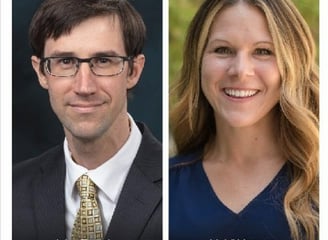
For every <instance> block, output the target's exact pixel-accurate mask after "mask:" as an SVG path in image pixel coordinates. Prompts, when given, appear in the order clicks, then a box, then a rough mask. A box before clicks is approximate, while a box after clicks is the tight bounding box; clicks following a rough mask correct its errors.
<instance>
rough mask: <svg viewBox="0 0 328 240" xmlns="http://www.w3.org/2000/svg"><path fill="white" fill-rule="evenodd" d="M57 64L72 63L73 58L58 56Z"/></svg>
mask: <svg viewBox="0 0 328 240" xmlns="http://www.w3.org/2000/svg"><path fill="white" fill-rule="evenodd" d="M57 63H58V64H64V65H72V64H74V63H75V61H74V59H73V58H59V59H58V61H57Z"/></svg>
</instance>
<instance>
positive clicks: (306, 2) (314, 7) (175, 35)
mask: <svg viewBox="0 0 328 240" xmlns="http://www.w3.org/2000/svg"><path fill="white" fill-rule="evenodd" d="M203 1H204V0H170V2H169V83H170V86H172V82H173V81H175V80H176V79H177V78H178V77H179V71H180V68H181V66H182V53H183V48H184V40H185V36H186V32H187V28H188V25H189V23H190V22H191V19H192V18H193V16H194V14H195V13H196V11H197V9H198V7H199V6H200V5H201V3H202V2H203ZM272 1H274V0H272ZM294 3H295V4H296V6H297V7H298V9H299V10H300V12H301V13H302V15H303V17H304V18H305V20H306V21H307V23H308V24H309V26H310V28H311V30H312V34H313V36H314V39H315V41H316V45H317V52H318V53H319V0H294ZM317 55H318V54H317ZM317 59H319V57H317ZM169 102H170V104H169V105H170V106H171V104H172V103H173V102H174V99H172V97H170V101H169ZM169 143H170V145H169V149H170V150H169V155H170V156H173V155H174V154H175V145H174V140H173V139H172V136H171V135H170V140H169Z"/></svg>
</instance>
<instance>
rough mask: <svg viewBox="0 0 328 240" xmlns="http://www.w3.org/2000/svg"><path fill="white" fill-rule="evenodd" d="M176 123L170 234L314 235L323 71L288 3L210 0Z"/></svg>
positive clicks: (181, 88)
mask: <svg viewBox="0 0 328 240" xmlns="http://www.w3.org/2000/svg"><path fill="white" fill-rule="evenodd" d="M183 60H184V61H183V67H182V72H181V77H180V79H179V80H178V82H177V83H176V86H175V89H174V90H175V93H176V96H177V99H178V101H177V103H176V105H175V107H174V109H173V110H172V112H171V121H170V123H171V127H172V133H173V137H174V140H175V143H176V147H177V156H176V157H175V158H173V159H171V161H170V199H169V201H170V202H169V206H170V215H169V216H170V228H169V229H170V239H171V240H178V239H188V240H191V239H213V240H214V239H218V240H221V239H222V240H223V239H226V240H232V239H235V240H236V239H239V240H263V239H265V240H269V239H284V240H288V239H293V240H300V239H302V240H303V239H306V240H314V239H317V238H318V225H319V216H318V215H319V214H318V212H319V196H318V195H319V192H318V191H319V186H318V172H319V170H318V145H319V143H318V116H319V106H318V105H319V96H318V70H317V65H316V63H315V46H314V42H313V38H312V36H311V33H310V30H309V27H308V26H307V24H306V23H305V21H304V19H303V18H302V16H301V15H300V13H299V12H298V11H297V9H296V8H295V6H294V5H293V3H292V2H291V1H290V0H275V1H269V0H207V1H205V2H204V3H203V5H202V6H201V7H200V9H199V10H198V12H197V13H196V15H195V17H194V19H193V21H192V22H191V25H190V27H189V31H188V35H187V40H186V46H185V51H184V59H183Z"/></svg>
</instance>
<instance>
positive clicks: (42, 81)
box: [31, 56, 48, 89]
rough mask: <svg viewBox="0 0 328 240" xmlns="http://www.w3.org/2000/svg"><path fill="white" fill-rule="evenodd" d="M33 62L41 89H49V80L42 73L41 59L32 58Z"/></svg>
mask: <svg viewBox="0 0 328 240" xmlns="http://www.w3.org/2000/svg"><path fill="white" fill-rule="evenodd" d="M31 62H32V66H33V69H34V71H35V73H36V75H37V76H38V79H39V83H40V85H41V87H43V88H44V89H48V79H47V78H46V76H45V74H44V73H42V72H41V68H40V62H41V60H40V58H38V57H37V56H32V57H31Z"/></svg>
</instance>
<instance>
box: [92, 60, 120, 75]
mask: <svg viewBox="0 0 328 240" xmlns="http://www.w3.org/2000/svg"><path fill="white" fill-rule="evenodd" d="M91 67H92V71H93V72H94V73H95V74H96V75H98V76H114V75H118V74H120V73H121V72H122V71H123V68H124V59H123V58H121V57H94V58H92V59H91Z"/></svg>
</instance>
